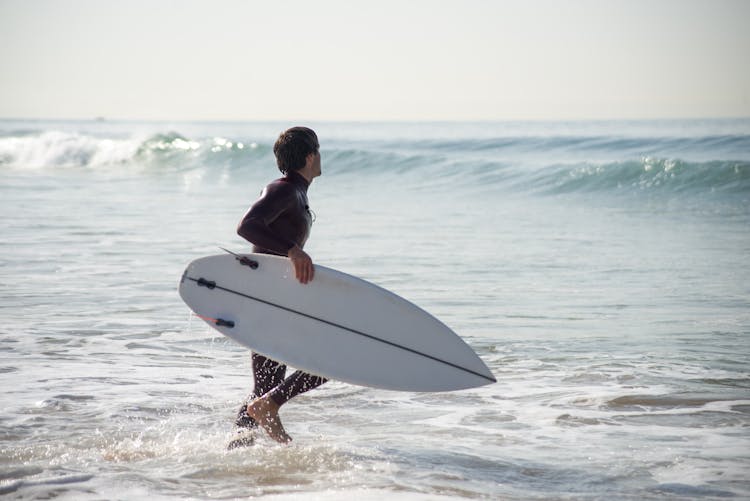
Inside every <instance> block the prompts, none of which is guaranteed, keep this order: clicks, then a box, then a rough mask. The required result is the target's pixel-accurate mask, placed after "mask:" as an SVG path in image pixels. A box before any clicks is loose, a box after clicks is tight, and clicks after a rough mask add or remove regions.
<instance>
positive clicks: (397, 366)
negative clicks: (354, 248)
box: [179, 254, 495, 392]
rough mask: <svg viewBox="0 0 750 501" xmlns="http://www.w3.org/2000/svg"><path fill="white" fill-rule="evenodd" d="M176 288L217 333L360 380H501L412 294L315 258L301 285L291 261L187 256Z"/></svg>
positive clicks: (451, 386)
mask: <svg viewBox="0 0 750 501" xmlns="http://www.w3.org/2000/svg"><path fill="white" fill-rule="evenodd" d="M179 293H180V296H181V297H182V299H183V301H185V303H186V304H187V305H188V306H189V307H190V309H191V310H192V311H193V312H195V314H196V315H197V316H198V317H200V318H201V319H203V320H204V321H205V322H207V323H208V324H209V325H210V326H211V327H213V328H214V329H216V330H217V331H219V332H220V333H221V334H223V335H225V336H227V337H229V338H231V339H233V340H235V341H237V342H238V343H240V344H242V345H244V346H246V347H248V348H250V349H251V350H253V351H256V352H258V353H260V354H262V355H265V356H267V357H269V358H271V359H273V360H277V361H279V362H282V363H285V364H287V365H290V366H292V367H295V368H297V369H301V370H304V371H306V372H310V373H312V374H315V375H318V376H323V377H325V378H328V379H334V380H338V381H343V382H346V383H351V384H355V385H362V386H369V387H374V388H382V389H388V390H402V391H415V392H431V391H452V390H461V389H466V388H473V387H477V386H482V385H486V384H490V383H494V382H495V378H494V376H493V375H492V373H491V372H490V370H489V369H488V368H487V366H486V365H485V364H484V362H483V361H482V360H481V359H480V358H479V356H478V355H477V354H476V353H475V352H474V350H472V349H471V347H469V345H467V344H466V342H464V341H463V340H462V339H461V338H460V337H459V336H458V335H457V334H456V333H455V332H453V331H452V330H451V329H450V328H449V327H447V326H446V325H445V324H443V323H442V322H441V321H439V320H438V319H437V318H435V317H434V316H432V315H431V314H429V313H428V312H426V311H424V310H423V309H421V308H419V307H418V306H416V305H415V304H413V303H411V302H409V301H408V300H406V299H404V298H402V297H400V296H398V295H396V294H394V293H392V292H390V291H388V290H386V289H384V288H382V287H379V286H377V285H375V284H373V283H370V282H368V281H366V280H363V279H360V278H357V277H355V276H352V275H349V274H346V273H343V272H341V271H337V270H334V269H332V268H327V267H325V266H321V265H317V264H316V265H315V278H314V279H313V280H312V281H311V282H309V283H307V284H301V283H299V281H298V280H297V279H296V278H295V275H294V269H293V267H292V264H291V261H290V260H289V259H286V258H284V257H279V256H271V255H266V254H221V255H214V256H207V257H202V258H199V259H196V260H195V261H193V262H191V263H190V264H189V265H188V266H187V268H186V269H185V272H184V274H183V276H182V279H181V281H180V285H179Z"/></svg>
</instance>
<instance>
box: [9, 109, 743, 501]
mask: <svg viewBox="0 0 750 501" xmlns="http://www.w3.org/2000/svg"><path fill="white" fill-rule="evenodd" d="M0 125H1V127H0V176H2V177H1V178H0V179H1V181H0V210H1V211H2V218H1V219H0V231H1V232H2V233H1V234H2V236H3V238H2V241H0V250H1V251H0V256H1V257H0V280H1V282H2V284H3V289H2V293H1V294H2V296H1V297H2V301H1V302H0V312H1V314H2V319H3V322H2V326H0V357H1V358H0V359H1V362H0V381H2V384H3V390H4V391H3V392H2V397H0V398H1V400H0V408H1V409H2V411H0V451H1V452H0V494H5V495H6V496H8V497H11V498H18V499H36V498H52V497H67V498H75V499H102V498H107V499H138V498H145V497H148V498H152V499H174V498H197V499H212V498H217V499H224V498H237V497H249V496H265V497H268V498H269V499H294V498H300V499H311V498H313V499H314V498H318V499H351V498H352V497H357V498H361V499H382V498H384V497H386V498H388V499H431V498H432V499H441V498H443V497H446V498H456V497H458V498H503V499H601V498H605V497H607V498H609V497H615V498H617V499H674V498H703V499H714V498H716V499H723V498H727V497H735V498H745V497H750V481H748V480H747V479H748V475H747V473H748V471H749V469H750V468H749V467H750V455H748V452H747V451H749V450H750V432H749V430H750V371H749V370H748V363H747V361H748V355H750V285H748V284H750V267H748V264H747V256H748V255H750V232H748V228H750V224H748V223H750V209H749V207H750V123H749V122H748V121H713V122H640V123H633V122H628V123H572V124H561V123H555V124H548V123H527V124H375V125H366V124H314V126H315V128H316V129H317V130H318V133H319V135H320V138H321V144H322V154H323V169H324V176H323V177H322V178H320V179H319V180H316V181H315V183H314V184H313V185H312V187H311V188H310V200H311V206H312V208H313V210H314V211H315V213H316V216H317V220H316V222H315V224H314V227H313V233H312V236H311V239H310V241H309V243H308V247H307V250H308V251H309V252H310V254H311V255H312V256H313V258H314V259H316V260H317V261H318V262H320V263H321V264H325V265H327V266H331V267H334V268H338V269H341V270H342V271H346V272H349V273H353V274H356V275H359V276H362V277H363V278H366V279H368V280H371V281H373V282H375V283H378V284H379V285H382V286H385V287H387V288H389V289H391V290H393V291H394V292H397V293H399V294H401V295H403V296H404V297H406V298H408V299H410V300H412V301H414V302H416V303H417V304H419V305H420V306H422V307H424V308H426V309H427V310H429V311H430V312H432V313H433V314H435V315H436V316H438V317H439V318H440V319H442V320H443V321H444V322H446V323H447V324H448V325H450V326H451V327H452V328H454V329H455V330H456V331H457V332H458V333H459V334H461V335H462V336H463V337H464V338H465V339H466V340H467V341H468V342H469V343H470V344H471V345H472V347H473V348H474V349H475V350H476V351H477V352H478V353H479V354H480V356H482V358H483V359H484V360H485V361H486V363H487V364H488V366H489V367H490V368H491V370H492V371H493V373H494V374H495V376H496V377H497V379H498V383H497V384H494V385H491V386H486V387H482V388H478V389H474V390H468V391H461V392H455V393H435V394H414V393H397V392H387V391H381V390H374V389H368V388H360V387H354V386H350V385H346V384H343V383H336V382H332V383H329V384H327V385H324V386H323V387H321V388H319V389H317V390H314V391H313V392H311V393H309V394H306V395H303V396H300V397H299V398H297V399H295V400H294V401H292V402H291V403H290V404H288V405H287V406H286V407H285V408H284V409H283V411H282V418H283V419H284V423H285V426H286V428H287V431H289V433H290V434H291V435H292V436H293V437H294V442H293V443H292V444H291V445H289V446H280V445H277V444H275V443H272V442H271V441H269V440H268V439H266V438H265V437H258V439H257V443H256V445H255V446H253V447H249V448H242V449H236V450H232V451H227V450H226V444H227V443H228V441H229V440H230V439H231V438H232V437H233V436H234V430H233V427H232V421H233V414H234V412H235V410H236V408H237V406H238V403H239V402H240V400H241V399H242V398H243V397H244V396H245V395H246V394H247V392H248V391H249V389H250V386H251V376H250V363H249V362H250V361H249V356H248V353H247V351H246V350H245V349H243V348H241V347H239V346H238V345H236V344H234V343H233V342H231V341H229V340H227V339H225V338H223V337H222V336H220V335H219V334H218V333H216V332H215V331H212V330H211V329H209V328H208V327H207V326H206V325H205V324H204V323H203V322H201V321H199V320H198V319H195V318H191V316H190V313H189V311H188V309H187V308H186V307H185V305H184V304H183V303H182V302H181V301H180V299H179V297H178V296H177V294H176V287H177V282H178V280H179V277H180V275H181V274H182V270H183V269H184V267H185V266H186V264H187V263H188V262H189V261H190V260H192V259H194V258H195V257H198V256H201V255H205V254H213V253H218V252H220V251H219V249H218V247H219V246H223V247H227V248H230V249H234V250H245V249H246V248H247V247H246V244H245V243H244V242H242V241H241V239H240V238H239V237H236V236H235V235H234V228H235V226H236V224H237V222H238V221H239V219H240V218H241V216H242V215H243V213H244V211H245V210H246V208H247V206H248V205H249V204H250V203H251V202H252V201H253V200H254V199H255V197H256V196H257V194H258V192H259V190H260V188H261V187H262V186H263V184H264V183H266V182H268V181H269V180H271V179H273V178H274V177H275V176H276V174H275V172H274V168H273V160H272V157H271V153H270V146H271V144H272V142H273V139H274V137H275V135H276V134H277V133H278V131H279V130H281V129H282V128H283V127H284V126H285V124H134V123H114V124H113V123H106V122H105V123H85V122H81V123H73V122H34V123H21V122H2V123H0ZM240 143H241V144H242V148H240V147H239V144H240Z"/></svg>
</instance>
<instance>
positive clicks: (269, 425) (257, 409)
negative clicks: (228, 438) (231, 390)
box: [247, 394, 292, 443]
mask: <svg viewBox="0 0 750 501" xmlns="http://www.w3.org/2000/svg"><path fill="white" fill-rule="evenodd" d="M247 414H248V416H250V417H251V418H253V419H255V422H256V423H258V425H259V426H260V427H261V428H263V429H264V430H266V433H268V435H269V436H270V437H271V438H272V439H274V440H276V441H277V442H281V443H287V442H291V441H292V437H290V436H289V435H287V433H286V431H285V430H284V426H283V425H282V424H281V419H279V404H277V403H276V402H274V401H273V399H272V398H271V395H269V394H266V395H265V396H262V397H260V398H256V399H255V400H253V401H252V402H250V403H249V404H247Z"/></svg>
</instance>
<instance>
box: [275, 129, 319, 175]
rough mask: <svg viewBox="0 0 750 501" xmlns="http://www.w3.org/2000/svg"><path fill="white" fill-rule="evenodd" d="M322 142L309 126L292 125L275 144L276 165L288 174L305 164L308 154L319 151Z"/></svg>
mask: <svg viewBox="0 0 750 501" xmlns="http://www.w3.org/2000/svg"><path fill="white" fill-rule="evenodd" d="M318 148H320V144H319V143H318V136H317V135H316V134H315V131H313V130H312V129H308V128H307V127H292V128H291V129H287V130H285V131H284V132H282V133H281V134H280V135H279V138H278V139H277V140H276V143H275V144H274V145H273V154H274V155H275V156H276V165H278V167H279V170H280V171H281V172H282V173H284V174H286V173H288V172H290V171H297V170H300V169H301V168H302V167H304V166H305V161H306V159H307V155H309V154H310V153H317V151H318Z"/></svg>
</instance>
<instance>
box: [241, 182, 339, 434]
mask: <svg viewBox="0 0 750 501" xmlns="http://www.w3.org/2000/svg"><path fill="white" fill-rule="evenodd" d="M308 186H309V183H308V182H307V180H306V179H305V178H304V177H302V176H301V175H300V174H298V173H296V172H290V173H288V174H287V175H286V176H285V177H283V178H281V179H277V180H276V181H274V182H272V183H271V184H269V185H268V186H266V188H265V189H264V190H263V192H262V193H261V196H260V198H259V199H258V200H257V201H256V202H255V203H254V204H253V205H252V207H250V210H248V212H247V214H245V217H244V218H242V222H240V225H239V226H238V227H237V233H238V234H239V235H240V236H241V237H242V238H244V239H245V240H247V241H249V242H250V243H252V244H253V252H259V253H263V254H275V255H279V256H286V255H287V253H288V252H289V249H291V248H292V247H294V246H295V245H297V246H299V247H300V248H302V247H304V245H305V242H306V241H307V237H308V236H309V235H310V228H311V226H312V214H311V213H310V207H309V206H308V203H307V188H308ZM252 362H253V375H254V377H255V388H254V390H253V392H252V394H251V395H250V396H249V397H248V401H249V400H252V399H254V398H257V397H260V396H263V395H265V394H266V393H268V392H271V398H273V400H274V401H275V402H276V403H277V404H278V405H280V406H281V405H283V404H284V403H286V402H287V401H288V400H289V399H291V398H293V397H295V396H297V395H299V394H300V393H304V392H306V391H309V390H312V389H313V388H316V387H318V386H320V385H321V384H323V383H325V382H326V379H324V378H322V377H320V376H314V375H312V374H308V373H305V372H302V371H297V372H295V373H294V374H292V375H291V376H289V377H288V378H286V379H285V378H284V377H285V375H286V366H285V365H284V364H281V363H279V362H276V361H275V360H271V359H270V358H267V357H264V356H263V355H259V354H257V353H253V355H252ZM245 408H246V404H243V406H242V408H240V411H239V413H238V415H237V421H236V423H237V425H238V426H247V427H250V426H254V425H255V423H254V421H253V420H252V418H250V417H249V416H248V415H247V413H246V412H245Z"/></svg>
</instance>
